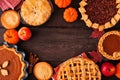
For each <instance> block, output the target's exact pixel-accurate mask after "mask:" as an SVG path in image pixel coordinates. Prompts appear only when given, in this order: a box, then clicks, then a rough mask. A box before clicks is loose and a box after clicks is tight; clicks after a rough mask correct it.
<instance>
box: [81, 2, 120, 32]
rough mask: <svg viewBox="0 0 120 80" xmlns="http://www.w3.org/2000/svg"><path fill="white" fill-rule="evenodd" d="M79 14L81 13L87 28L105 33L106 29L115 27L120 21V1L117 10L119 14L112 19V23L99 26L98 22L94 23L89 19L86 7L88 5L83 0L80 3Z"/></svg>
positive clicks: (117, 3)
mask: <svg viewBox="0 0 120 80" xmlns="http://www.w3.org/2000/svg"><path fill="white" fill-rule="evenodd" d="M79 5H80V7H79V12H80V13H81V16H82V18H81V20H83V21H84V22H85V23H86V26H88V27H89V28H90V27H91V28H94V29H99V31H103V30H104V29H108V28H111V27H113V26H115V24H116V23H117V22H118V21H119V20H120V0H116V5H117V6H116V9H118V11H117V13H116V14H115V15H114V16H113V17H112V18H111V20H110V21H108V22H106V23H104V24H99V23H96V22H92V21H91V20H90V18H89V15H88V14H87V13H86V9H85V6H87V5H88V3H87V0H82V1H81V2H80V3H79ZM101 12H102V11H101Z"/></svg>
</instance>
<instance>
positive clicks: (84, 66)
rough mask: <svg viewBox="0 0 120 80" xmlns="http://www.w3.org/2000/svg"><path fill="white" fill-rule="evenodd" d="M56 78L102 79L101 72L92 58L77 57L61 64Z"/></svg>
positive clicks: (70, 79)
mask: <svg viewBox="0 0 120 80" xmlns="http://www.w3.org/2000/svg"><path fill="white" fill-rule="evenodd" d="M56 78H57V79H56V80H101V72H100V70H99V68H98V66H97V65H96V64H95V63H94V62H93V61H92V60H90V59H86V58H79V57H77V58H71V59H69V60H67V61H65V62H64V63H63V64H61V65H60V68H59V70H58V73H57V77H56Z"/></svg>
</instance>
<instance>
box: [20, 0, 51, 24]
mask: <svg viewBox="0 0 120 80" xmlns="http://www.w3.org/2000/svg"><path fill="white" fill-rule="evenodd" d="M51 12H52V7H51V5H50V2H49V1H48V0H25V1H24V2H23V5H22V7H21V12H20V14H21V17H22V19H23V20H24V22H25V23H27V24H29V25H31V26H39V25H41V24H43V23H45V22H46V21H47V20H48V19H49V17H50V16H51Z"/></svg>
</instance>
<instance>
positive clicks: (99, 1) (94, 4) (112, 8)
mask: <svg viewBox="0 0 120 80" xmlns="http://www.w3.org/2000/svg"><path fill="white" fill-rule="evenodd" d="M87 3H88V4H87V5H86V6H85V9H86V14H88V16H89V19H90V20H91V21H92V22H93V23H98V24H100V25H103V24H105V23H106V22H108V21H110V20H111V18H112V17H113V16H114V15H115V14H117V11H118V9H117V8H116V6H117V4H116V0H87Z"/></svg>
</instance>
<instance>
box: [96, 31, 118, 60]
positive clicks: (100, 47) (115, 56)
mask: <svg viewBox="0 0 120 80" xmlns="http://www.w3.org/2000/svg"><path fill="white" fill-rule="evenodd" d="M110 35H116V36H117V37H118V38H120V32H119V31H110V32H107V33H105V34H104V35H103V36H102V37H101V38H100V40H99V42H98V50H99V52H100V53H101V54H102V55H103V56H104V57H105V58H107V59H109V60H119V59H120V51H115V52H113V53H112V54H108V52H106V51H105V48H104V46H103V43H104V41H105V39H106V38H107V37H109V36H110ZM109 40H110V39H109ZM118 40H119V39H117V38H116V39H115V41H111V42H109V43H108V42H107V44H109V45H108V47H110V48H111V47H112V45H114V44H113V42H116V43H115V45H114V46H115V47H117V48H118V46H117V45H119V44H118V43H119V41H118ZM114 46H113V47H114ZM115 47H114V48H115ZM115 49H116V48H115ZM109 50H112V48H111V49H109Z"/></svg>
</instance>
